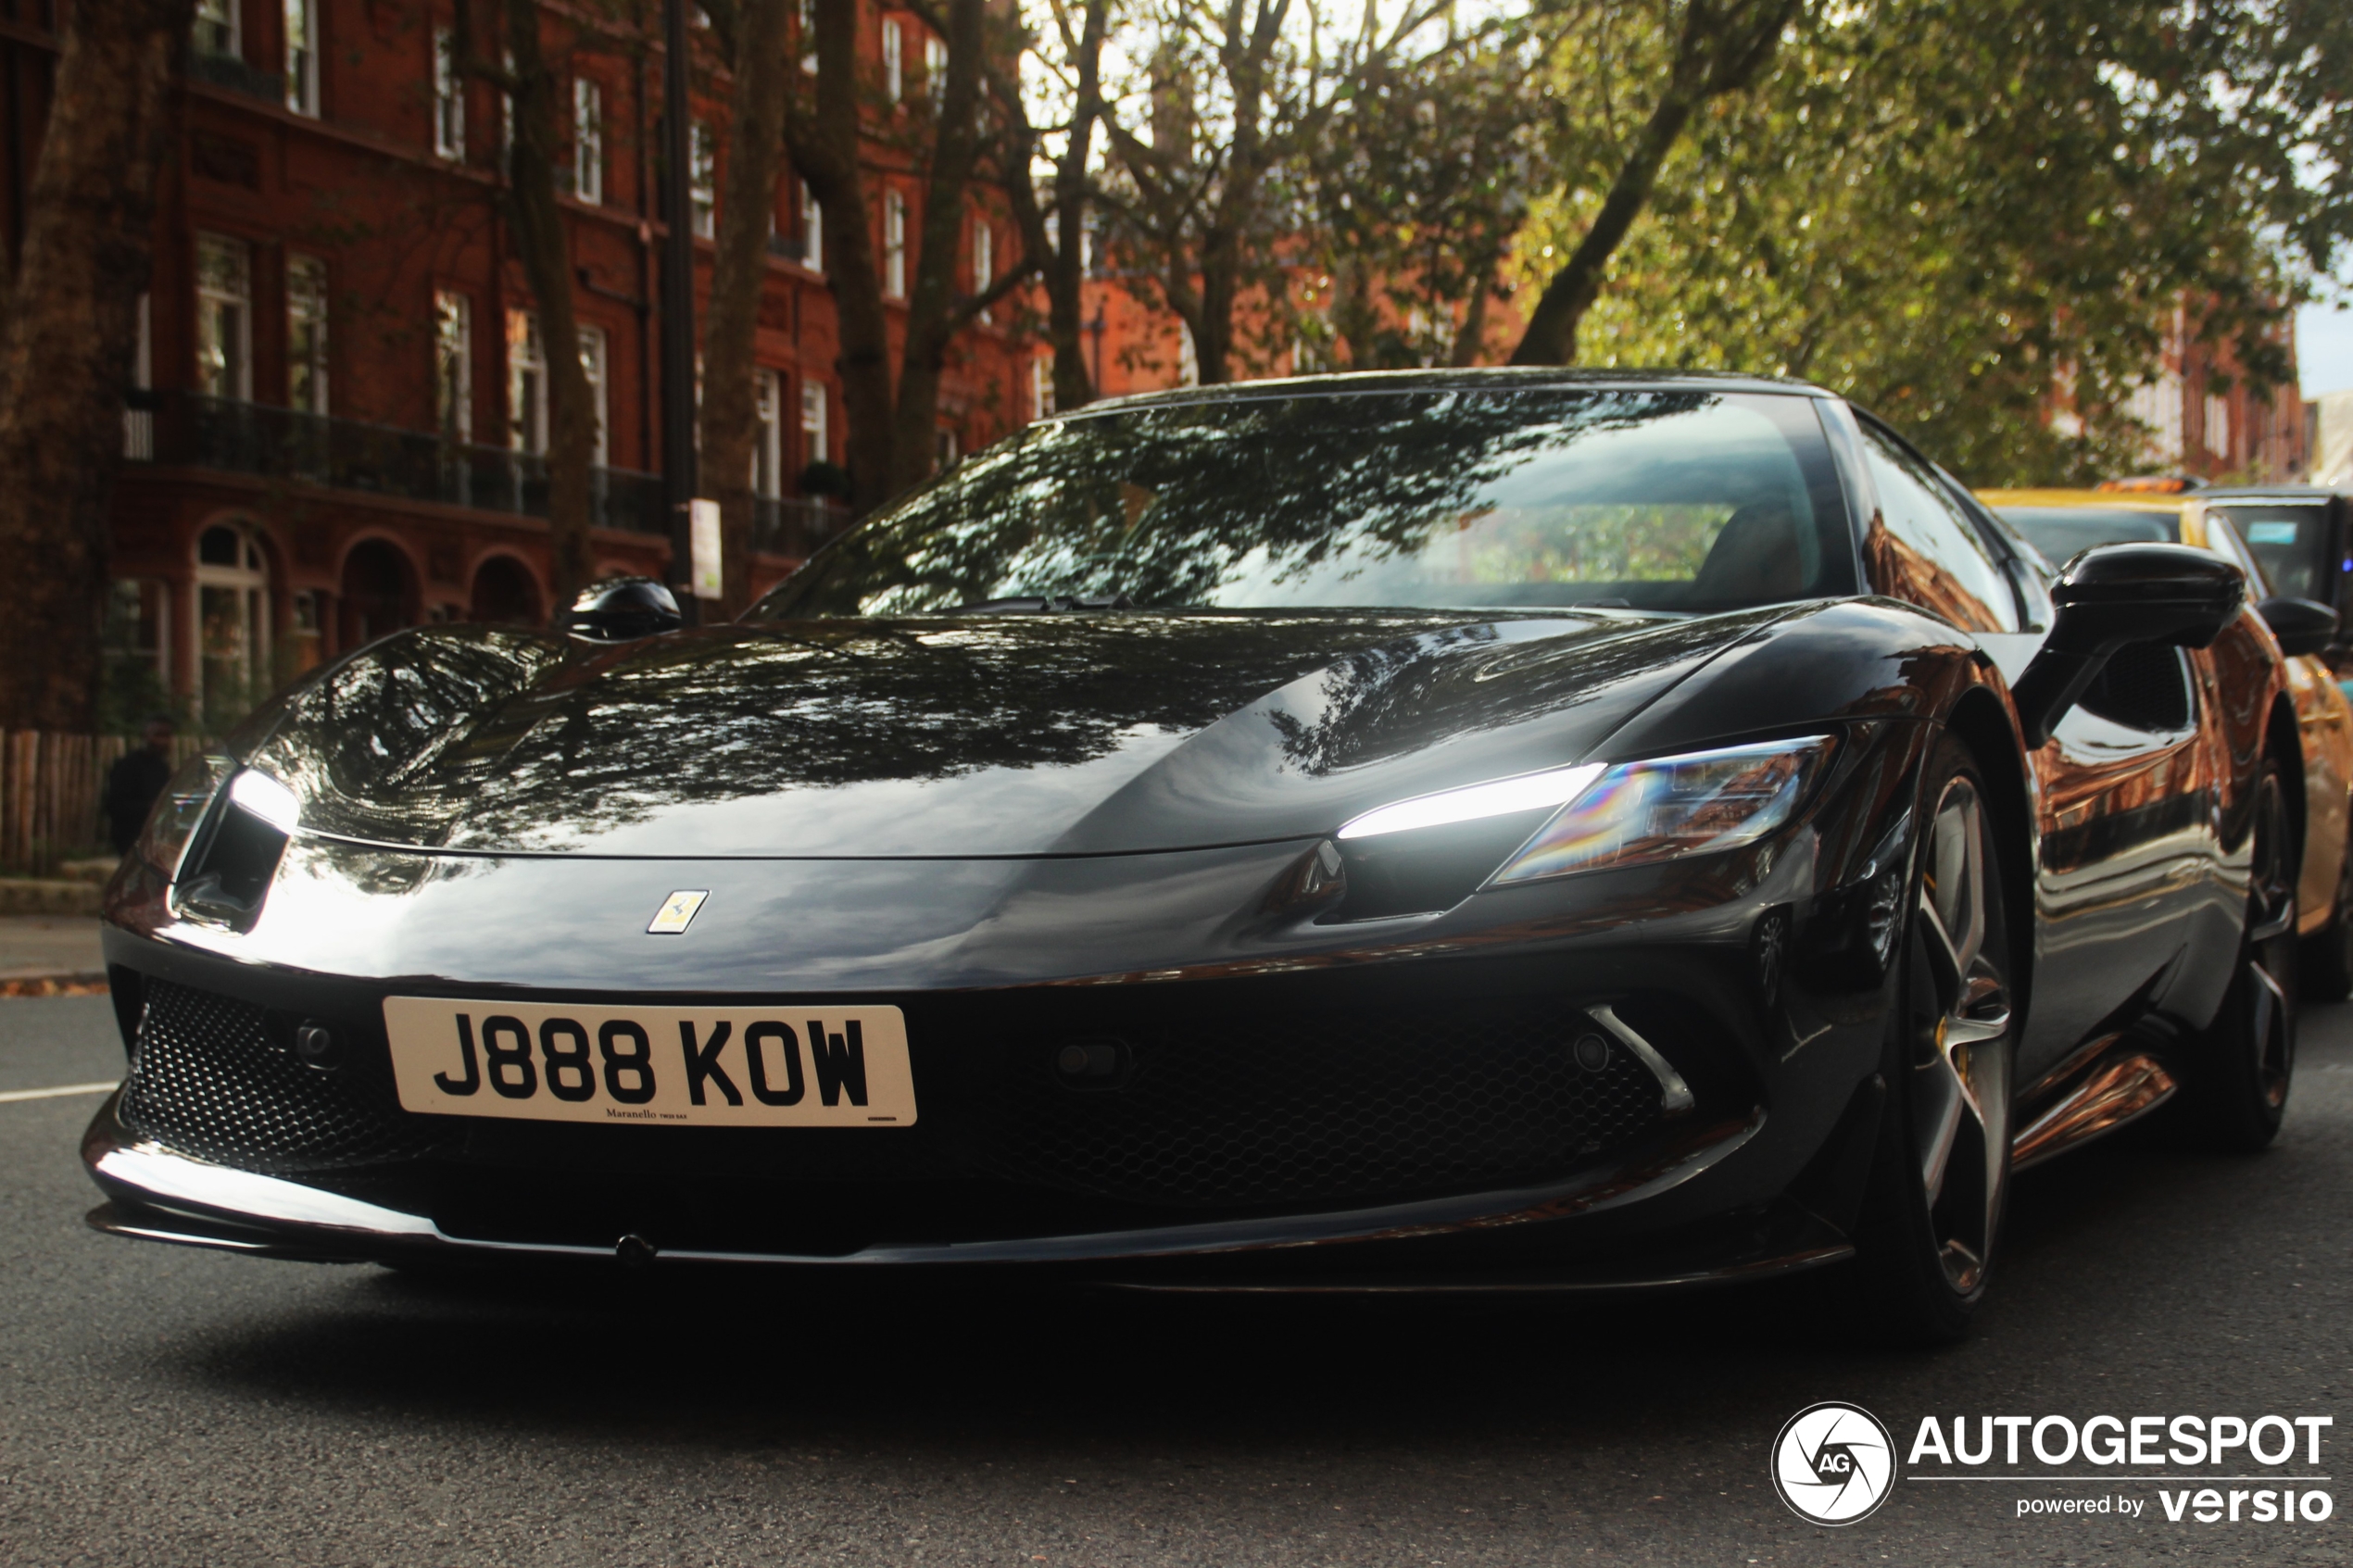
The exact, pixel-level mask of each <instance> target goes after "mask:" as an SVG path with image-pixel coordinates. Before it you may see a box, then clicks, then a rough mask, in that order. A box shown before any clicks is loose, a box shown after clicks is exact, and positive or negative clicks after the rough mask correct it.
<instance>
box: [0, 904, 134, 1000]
mask: <svg viewBox="0 0 2353 1568" xmlns="http://www.w3.org/2000/svg"><path fill="white" fill-rule="evenodd" d="M106 978H107V965H106V960H105V958H104V957H103V956H102V955H101V953H100V951H99V947H98V922H97V921H96V920H94V918H92V917H91V916H88V915H0V997H10V996H17V997H23V996H33V997H40V996H56V995H57V994H58V993H60V992H64V991H83V990H91V989H94V988H96V987H98V986H101V985H104V984H105V982H106Z"/></svg>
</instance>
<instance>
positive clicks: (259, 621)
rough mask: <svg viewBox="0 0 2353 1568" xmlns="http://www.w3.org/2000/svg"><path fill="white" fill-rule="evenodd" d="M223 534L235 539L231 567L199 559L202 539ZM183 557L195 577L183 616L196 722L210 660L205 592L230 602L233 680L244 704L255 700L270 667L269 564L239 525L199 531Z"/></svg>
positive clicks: (250, 531) (230, 523)
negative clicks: (190, 632) (188, 631)
mask: <svg viewBox="0 0 2353 1568" xmlns="http://www.w3.org/2000/svg"><path fill="white" fill-rule="evenodd" d="M223 528H225V529H227V530H228V531H229V532H231V533H234V534H235V535H236V536H237V563H236V564H235V565H233V566H232V565H226V564H223V563H221V562H218V561H207V560H206V559H205V558H204V540H205V535H206V534H208V533H212V532H213V531H214V530H215V529H223ZM189 553H190V554H191V555H192V556H193V557H194V560H193V562H192V564H193V565H194V566H195V573H194V575H193V578H192V580H191V581H190V582H189V584H188V601H189V602H188V613H189V616H190V624H192V625H193V626H195V629H196V681H195V690H194V691H192V692H191V693H190V694H189V696H190V706H191V707H193V708H194V709H195V710H196V712H197V715H198V716H199V717H202V716H204V694H205V666H206V664H207V663H208V662H210V660H211V658H212V656H211V655H209V654H208V653H207V652H206V650H205V635H204V634H205V619H204V602H205V590H206V589H208V588H210V589H213V590H215V591H217V592H220V593H225V594H228V595H229V596H231V598H230V602H231V603H232V604H233V606H234V607H235V611H236V624H237V644H238V646H237V652H236V655H235V671H234V673H235V678H236V681H237V684H239V685H240V686H242V687H243V688H244V695H245V696H246V698H247V699H248V700H251V699H254V698H258V697H259V696H261V695H262V689H263V687H264V686H265V685H266V684H267V679H266V678H267V676H268V674H269V671H270V666H271V659H270V654H271V647H270V630H271V628H270V558H269V556H268V555H267V554H266V553H265V552H264V551H263V550H262V548H261V541H260V539H259V537H258V535H257V534H256V533H255V532H254V530H253V529H252V528H251V527H250V526H248V525H247V524H245V523H244V522H241V521H224V522H216V523H213V524H211V525H210V526H209V527H207V528H203V529H199V530H198V531H197V533H196V537H195V546H194V548H193V549H192V550H191V551H190V552H189ZM213 717H215V718H222V717H228V715H218V714H217V715H213Z"/></svg>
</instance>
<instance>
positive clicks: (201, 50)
mask: <svg viewBox="0 0 2353 1568" xmlns="http://www.w3.org/2000/svg"><path fill="white" fill-rule="evenodd" d="M244 9H245V6H243V4H241V0H196V15H195V25H194V26H193V27H192V28H191V30H190V42H191V43H193V44H195V48H196V52H197V53H198V54H200V55H231V56H235V57H237V58H239V59H243V58H244V57H245V18H244V16H243V15H242V14H241V13H242V12H243V11H244Z"/></svg>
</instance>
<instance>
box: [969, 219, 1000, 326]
mask: <svg viewBox="0 0 2353 1568" xmlns="http://www.w3.org/2000/svg"><path fill="white" fill-rule="evenodd" d="M996 281H997V232H996V231H995V230H993V229H991V228H989V226H988V220H987V219H985V218H976V219H975V220H973V293H974V294H975V295H983V294H987V293H988V285H989V284H991V283H993V282H996ZM980 319H981V320H984V321H986V320H988V311H987V310H983V311H982V312H981V313H980Z"/></svg>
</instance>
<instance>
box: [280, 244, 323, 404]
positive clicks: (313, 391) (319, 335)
mask: <svg viewBox="0 0 2353 1568" xmlns="http://www.w3.org/2000/svg"><path fill="white" fill-rule="evenodd" d="M327 300H328V295H327V264H326V263H325V262H324V261H321V259H319V257H315V256H302V255H290V256H288V257H286V407H287V408H293V409H296V410H297V411H298V412H301V413H306V414H324V413H326V412H327V411H328V409H329V403H328V382H327V330H328V329H327V316H328V309H327ZM301 372H307V379H308V383H309V395H308V397H305V396H303V395H300V394H299V393H298V391H297V387H298V386H299V384H300V383H299V381H298V380H297V375H298V373H301Z"/></svg>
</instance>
